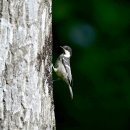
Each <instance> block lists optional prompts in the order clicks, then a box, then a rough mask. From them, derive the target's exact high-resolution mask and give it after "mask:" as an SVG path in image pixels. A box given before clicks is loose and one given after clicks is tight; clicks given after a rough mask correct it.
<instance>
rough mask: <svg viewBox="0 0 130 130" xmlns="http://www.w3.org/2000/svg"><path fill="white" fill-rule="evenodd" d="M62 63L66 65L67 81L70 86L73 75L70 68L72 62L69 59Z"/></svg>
mask: <svg viewBox="0 0 130 130" xmlns="http://www.w3.org/2000/svg"><path fill="white" fill-rule="evenodd" d="M62 62H63V64H64V67H65V70H66V72H67V74H68V75H67V79H68V81H69V84H70V85H72V74H71V68H70V61H69V59H68V58H63V59H62Z"/></svg>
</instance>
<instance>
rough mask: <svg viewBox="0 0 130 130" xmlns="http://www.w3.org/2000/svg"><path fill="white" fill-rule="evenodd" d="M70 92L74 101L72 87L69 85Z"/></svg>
mask: <svg viewBox="0 0 130 130" xmlns="http://www.w3.org/2000/svg"><path fill="white" fill-rule="evenodd" d="M69 90H70V96H71V99H73V91H72V87H71V86H70V85H69Z"/></svg>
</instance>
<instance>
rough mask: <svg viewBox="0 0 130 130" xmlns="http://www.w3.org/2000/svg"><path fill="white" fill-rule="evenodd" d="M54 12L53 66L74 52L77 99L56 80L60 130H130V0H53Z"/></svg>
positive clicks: (64, 85) (57, 120) (57, 117)
mask: <svg viewBox="0 0 130 130" xmlns="http://www.w3.org/2000/svg"><path fill="white" fill-rule="evenodd" d="M52 14H53V42H54V44H53V56H54V57H53V62H55V59H56V58H57V56H58V55H59V54H60V53H61V51H62V50H61V48H60V47H59V46H62V45H69V46H71V48H72V49H73V55H72V58H71V66H72V74H73V84H74V85H73V91H74V99H73V100H71V98H70V95H69V89H68V87H67V85H66V84H65V83H64V82H62V81H56V82H54V103H55V114H56V127H57V130H130V1H129V0H53V13H52ZM53 79H54V80H55V79H56V76H55V74H54V78H53Z"/></svg>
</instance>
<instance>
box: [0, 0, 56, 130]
mask: <svg viewBox="0 0 130 130" xmlns="http://www.w3.org/2000/svg"><path fill="white" fill-rule="evenodd" d="M51 18H52V17H51V0H0V130H53V129H55V117H54V105H53V93H52V91H53V90H52V77H51V76H52V72H51V71H52V69H51V60H52V31H51Z"/></svg>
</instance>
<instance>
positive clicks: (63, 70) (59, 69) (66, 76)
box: [52, 46, 73, 99]
mask: <svg viewBox="0 0 130 130" xmlns="http://www.w3.org/2000/svg"><path fill="white" fill-rule="evenodd" d="M60 47H61V48H62V49H63V53H62V54H61V55H60V56H59V57H58V58H57V60H56V62H55V66H54V65H53V64H52V67H53V70H54V71H55V73H56V75H57V76H58V77H59V78H60V79H62V80H63V81H65V83H66V84H67V85H68V87H69V91H70V95H71V99H73V91H72V74H71V67H70V57H71V56H72V49H71V48H70V47H69V46H60Z"/></svg>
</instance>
